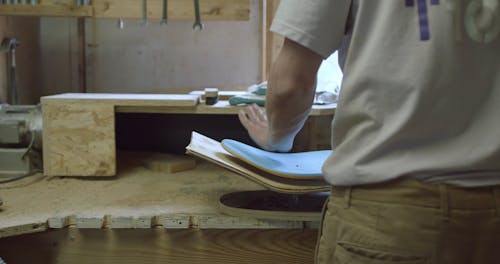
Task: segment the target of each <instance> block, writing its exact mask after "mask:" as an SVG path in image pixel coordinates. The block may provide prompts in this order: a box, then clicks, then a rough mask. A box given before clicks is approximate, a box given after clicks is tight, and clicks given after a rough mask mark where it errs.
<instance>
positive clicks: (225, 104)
mask: <svg viewBox="0 0 500 264" xmlns="http://www.w3.org/2000/svg"><path fill="white" fill-rule="evenodd" d="M200 98H201V95H196V94H103V93H65V94H58V95H52V96H44V97H42V98H41V103H42V105H49V104H75V103H78V104H99V105H103V104H104V105H111V106H113V107H115V111H116V112H121V113H166V114H215V115H234V114H238V111H239V110H240V109H241V108H243V107H245V106H232V105H230V104H229V101H227V100H219V101H218V102H217V103H216V104H215V105H206V104H205V103H204V102H203V101H201V102H200V100H201V99H200ZM336 108H337V104H328V105H313V107H312V111H311V114H310V115H312V116H319V115H333V114H334V113H335V109H336Z"/></svg>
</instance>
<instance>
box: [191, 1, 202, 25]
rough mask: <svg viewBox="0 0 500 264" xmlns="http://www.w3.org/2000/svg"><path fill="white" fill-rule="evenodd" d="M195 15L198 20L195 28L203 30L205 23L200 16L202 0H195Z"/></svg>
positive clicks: (195, 22)
mask: <svg viewBox="0 0 500 264" xmlns="http://www.w3.org/2000/svg"><path fill="white" fill-rule="evenodd" d="M194 16H195V18H196V20H195V21H194V24H193V29H196V28H198V29H199V30H203V24H202V23H201V18H200V0H194Z"/></svg>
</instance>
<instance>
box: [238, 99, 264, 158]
mask: <svg viewBox="0 0 500 264" xmlns="http://www.w3.org/2000/svg"><path fill="white" fill-rule="evenodd" d="M238 118H239V119H240V122H241V124H242V125H243V127H245V129H246V130H247V131H248V134H249V135H250V138H252V140H253V141H254V142H255V143H256V144H257V145H258V146H259V147H261V148H262V149H265V150H270V149H269V143H270V142H269V123H268V121H267V116H266V112H265V110H264V109H263V108H260V107H259V106H257V105H256V104H251V105H249V106H247V107H246V109H244V110H240V111H239V113H238Z"/></svg>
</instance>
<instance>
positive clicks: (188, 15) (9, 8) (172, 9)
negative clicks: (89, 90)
mask: <svg viewBox="0 0 500 264" xmlns="http://www.w3.org/2000/svg"><path fill="white" fill-rule="evenodd" d="M147 10H148V11H147V14H148V19H161V14H162V0H147ZM200 13H201V19H202V20H249V18H250V1H249V0H200ZM0 15H14V16H56V17H93V18H124V19H126V18H132V19H140V18H142V1H140V0H93V1H91V5H88V6H77V5H76V4H75V1H74V0H39V3H38V4H37V5H31V4H25V5H21V4H17V5H12V4H9V5H7V4H6V5H0ZM168 19H169V20H190V19H194V3H193V1H189V0H188V1H186V0H168Z"/></svg>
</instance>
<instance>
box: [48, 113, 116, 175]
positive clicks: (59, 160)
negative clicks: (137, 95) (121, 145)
mask: <svg viewBox="0 0 500 264" xmlns="http://www.w3.org/2000/svg"><path fill="white" fill-rule="evenodd" d="M42 113H43V145H44V146H43V156H44V173H45V175H49V176H113V175H115V174H116V150H115V112H114V107H113V106H112V105H92V104H86V105H79V104H46V105H42Z"/></svg>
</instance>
